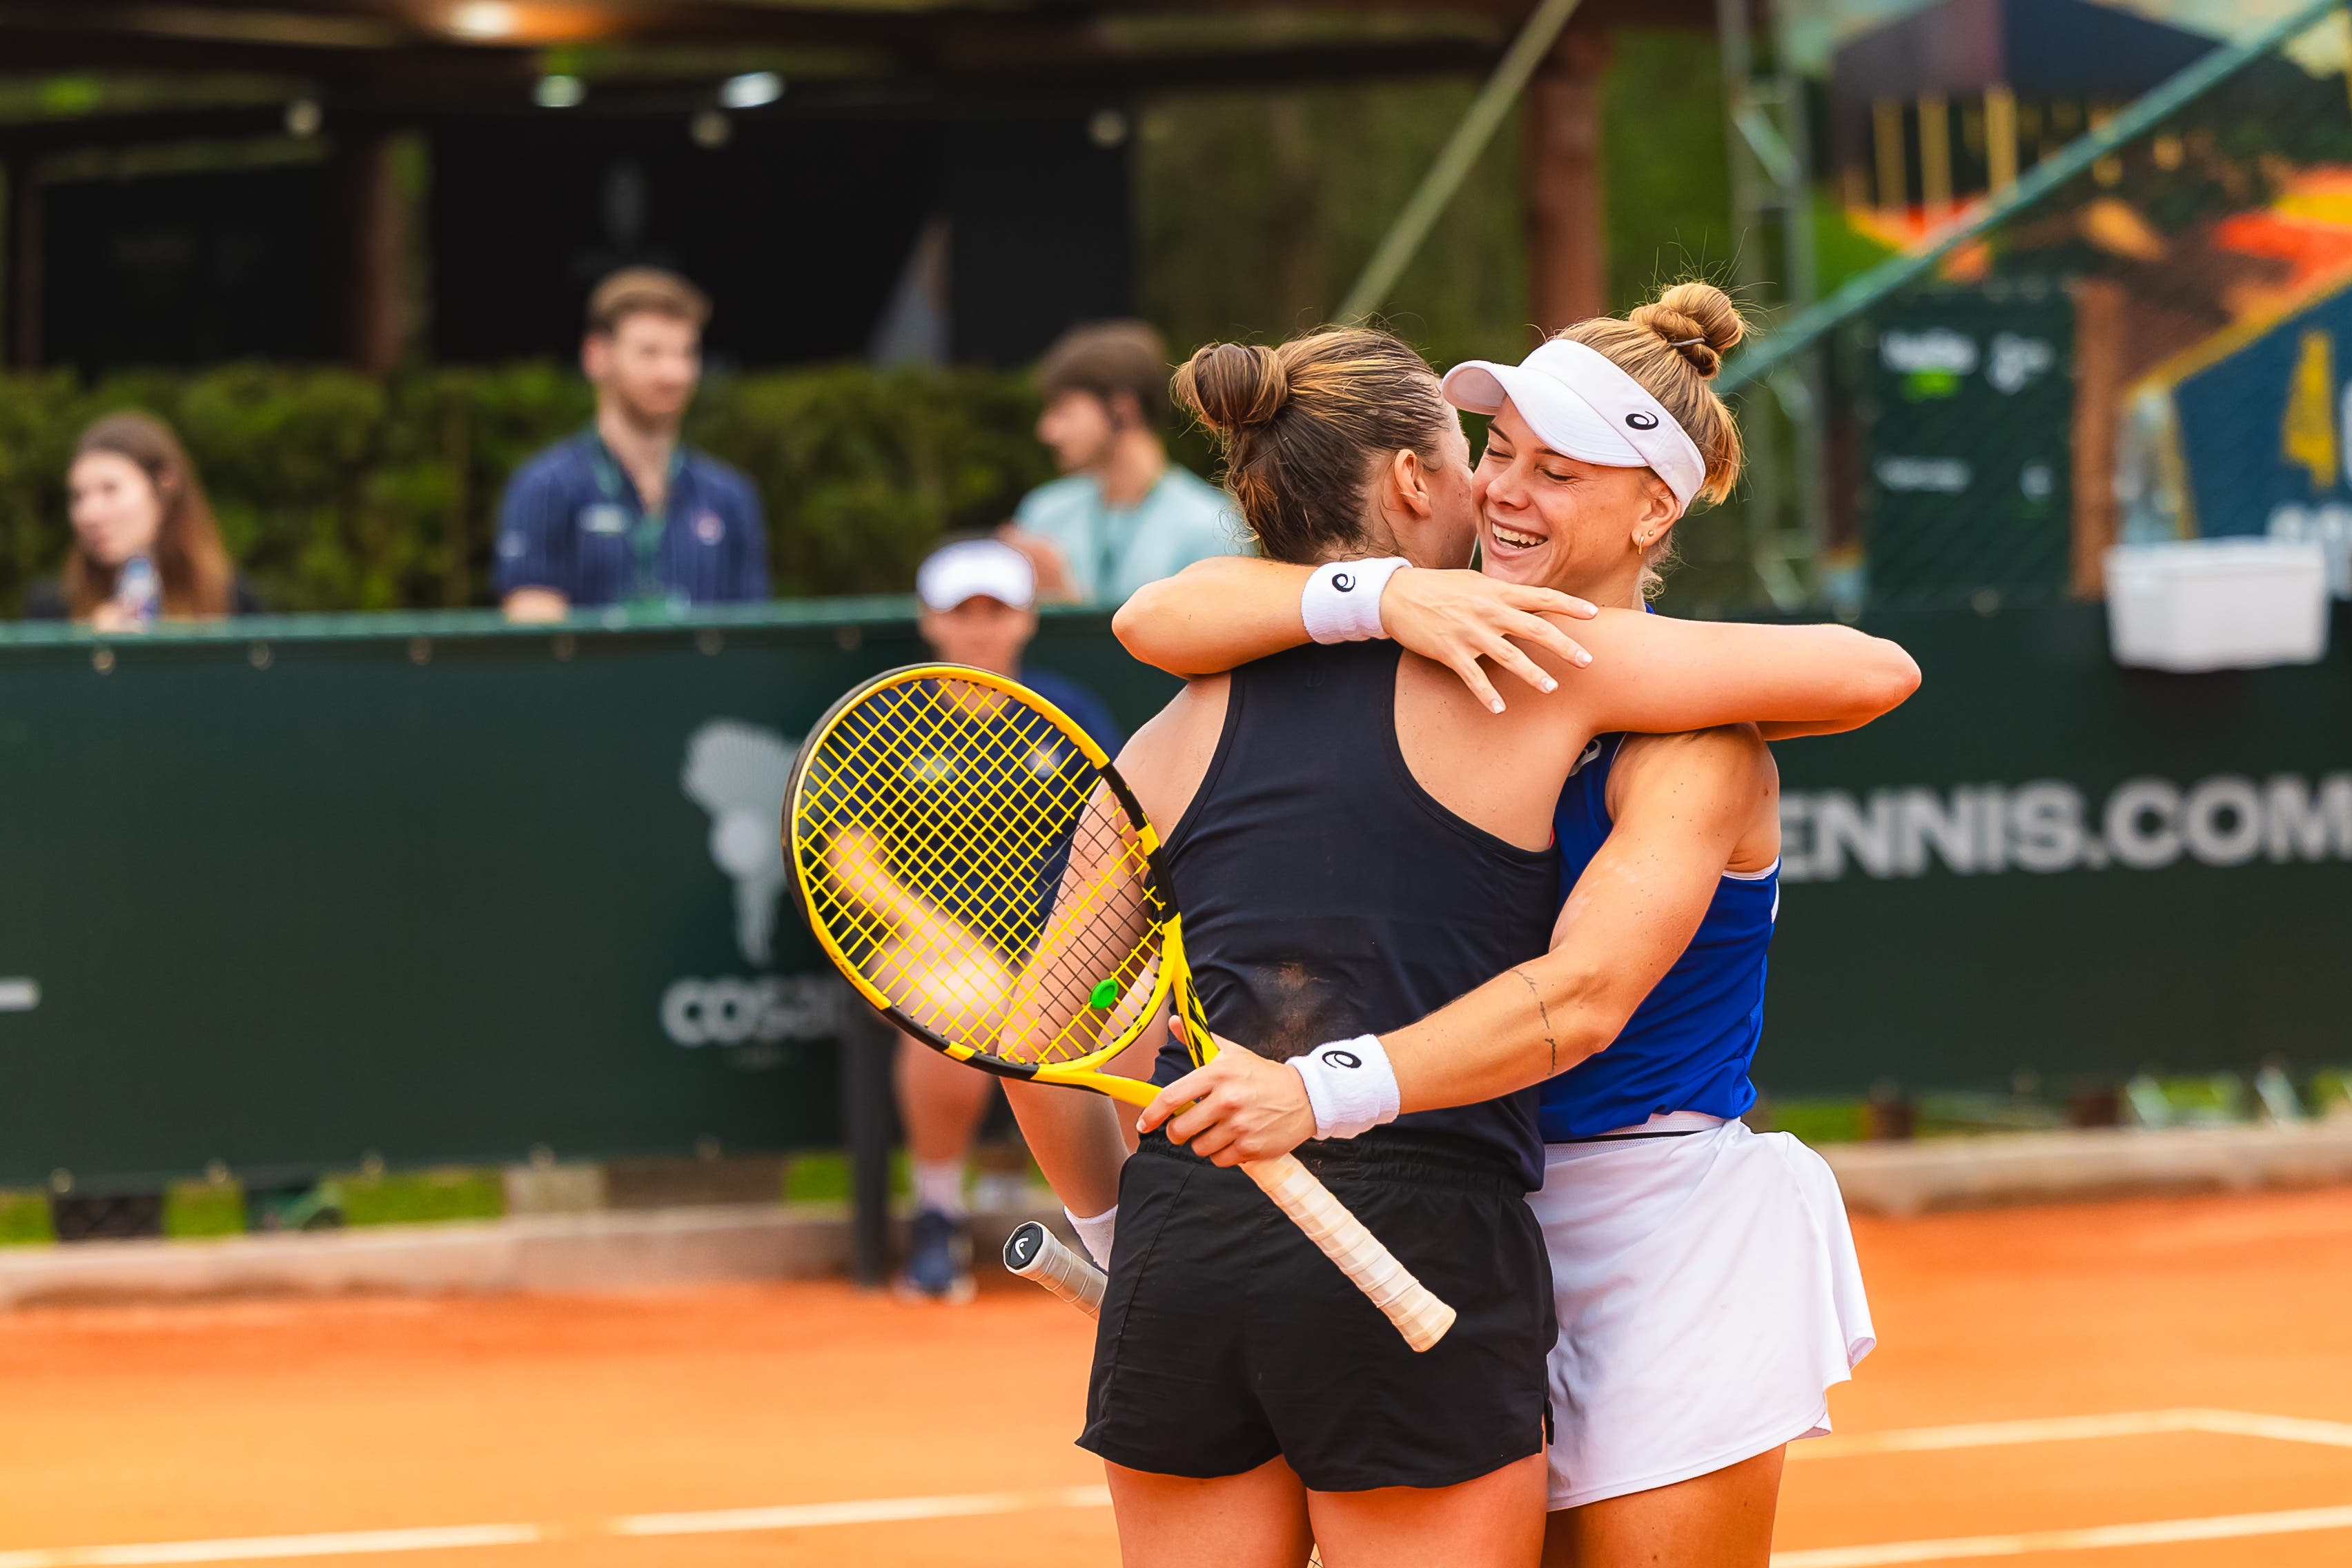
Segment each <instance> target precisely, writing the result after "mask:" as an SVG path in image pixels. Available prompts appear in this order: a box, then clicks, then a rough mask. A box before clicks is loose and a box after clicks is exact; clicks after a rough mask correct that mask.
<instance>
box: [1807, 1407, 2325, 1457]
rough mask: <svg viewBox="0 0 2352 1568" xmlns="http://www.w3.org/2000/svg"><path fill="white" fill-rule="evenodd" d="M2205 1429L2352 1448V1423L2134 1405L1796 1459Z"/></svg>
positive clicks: (1821, 1444)
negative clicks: (2136, 1407)
mask: <svg viewBox="0 0 2352 1568" xmlns="http://www.w3.org/2000/svg"><path fill="white" fill-rule="evenodd" d="M2165 1432H2204V1433H2210V1434H2211V1435H2213V1436H2224V1437H2272V1438H2276V1439H2278V1440H2279V1441H2281V1442H2287V1443H2316V1444H2319V1445H2321V1446H2323V1447H2331V1448H2352V1422H2345V1421H2307V1420H2305V1419H2303V1418H2301V1417H2299V1416H2294V1415H2254V1414H2252V1413H2250V1412H2247V1411H2242V1410H2200V1409H2195V1408H2187V1407H2184V1408H2181V1409H2178V1410H2131V1411H2122V1412H2118V1413H2117V1414H2116V1415H2057V1416H2051V1417H2047V1418H2045V1419H2042V1420H2033V1421H1983V1422H1977V1423H1974V1424H1971V1425H1969V1426H1912V1427H1898V1428H1896V1429H1895V1430H1893V1431H1889V1432H1857V1433H1854V1434H1853V1435H1852V1436H1832V1437H1816V1438H1813V1439H1811V1441H1809V1442H1803V1443H1795V1444H1791V1445H1790V1448H1789V1458H1791V1459H1843V1458H1853V1457H1855V1456H1857V1455H1861V1454H1918V1453H1928V1452H1932V1451H1934V1450H1937V1449H1940V1448H1995V1447H2005V1446H2008V1445H2011V1444H2016V1443H2062V1442H2069V1441H2076V1440H2080V1439H2084V1438H2090V1437H2147V1436H2155V1435H2157V1434H2159V1433H2165Z"/></svg>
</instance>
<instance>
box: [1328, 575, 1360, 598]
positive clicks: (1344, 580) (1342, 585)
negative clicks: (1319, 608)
mask: <svg viewBox="0 0 2352 1568" xmlns="http://www.w3.org/2000/svg"><path fill="white" fill-rule="evenodd" d="M1331 586H1333V587H1334V588H1337V589H1338V590H1339V592H1341V593H1342V594H1347V593H1352V592H1353V591H1354V590H1355V586H1356V580H1355V579H1354V578H1353V577H1350V576H1349V575H1348V574H1346V573H1345V572H1334V573H1332V574H1331Z"/></svg>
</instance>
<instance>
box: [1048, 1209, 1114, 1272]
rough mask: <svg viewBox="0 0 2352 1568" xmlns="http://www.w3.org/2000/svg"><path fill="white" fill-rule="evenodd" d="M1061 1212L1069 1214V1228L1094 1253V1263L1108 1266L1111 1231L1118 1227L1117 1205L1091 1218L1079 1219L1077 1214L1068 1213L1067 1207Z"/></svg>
mask: <svg viewBox="0 0 2352 1568" xmlns="http://www.w3.org/2000/svg"><path fill="white" fill-rule="evenodd" d="M1062 1212H1063V1213H1064V1214H1066V1215H1070V1228H1071V1229H1073V1230H1075V1231H1076V1232H1077V1233H1078V1239H1079V1240H1080V1241H1081V1242H1083V1243H1085V1244H1086V1248H1087V1251H1088V1252H1089V1253H1092V1254H1093V1255H1094V1260H1095V1263H1096V1265H1097V1267H1099V1268H1109V1267H1110V1237H1111V1232H1112V1231H1114V1230H1117V1229H1118V1205H1117V1204H1113V1205H1110V1207H1108V1208H1107V1209H1105V1210H1103V1212H1102V1213H1100V1214H1098V1215H1095V1216H1094V1217H1093V1218H1091V1219H1080V1218H1079V1217H1078V1216H1077V1215H1074V1214H1070V1211H1069V1210H1068V1209H1064V1210H1063V1211H1062Z"/></svg>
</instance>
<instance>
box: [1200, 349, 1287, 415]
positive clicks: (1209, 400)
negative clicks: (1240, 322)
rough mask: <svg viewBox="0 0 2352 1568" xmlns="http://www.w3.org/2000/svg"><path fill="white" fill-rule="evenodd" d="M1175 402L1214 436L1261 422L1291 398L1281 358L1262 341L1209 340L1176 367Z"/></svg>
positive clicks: (1275, 412)
mask: <svg viewBox="0 0 2352 1568" xmlns="http://www.w3.org/2000/svg"><path fill="white" fill-rule="evenodd" d="M1175 391H1176V401H1177V403H1178V404H1179V405H1181V406H1183V407H1186V408H1189V409H1191V410H1192V412H1194V413H1195V414H1197V415H1199V416H1201V423H1202V424H1203V425H1205V426H1208V427H1209V429H1210V430H1211V431H1212V432H1213V434H1216V435H1219V436H1227V437H1229V436H1231V435H1233V434H1234V432H1235V431H1237V430H1245V429H1247V428H1248V427H1249V426H1253V425H1263V424H1265V422H1266V421H1267V420H1269V419H1271V418H1273V417H1274V416H1276V414H1278V413H1280V412H1281V410H1282V405H1284V404H1285V403H1287V402H1288V401H1289V400H1290V374H1289V372H1288V371H1287V370H1286V369H1285V368H1284V366H1283V363H1282V356H1281V355H1280V354H1278V353H1276V352H1275V351H1274V350H1273V349H1270V348H1267V347H1266V346H1265V345H1264V344H1263V343H1210V344H1208V345H1206V346H1205V347H1202V348H1200V349H1197V350H1195V351H1194V352H1193V354H1192V358H1191V359H1189V360H1187V361H1185V362H1184V363H1183V364H1181V365H1180V366H1178V367H1177V371H1176V383H1175Z"/></svg>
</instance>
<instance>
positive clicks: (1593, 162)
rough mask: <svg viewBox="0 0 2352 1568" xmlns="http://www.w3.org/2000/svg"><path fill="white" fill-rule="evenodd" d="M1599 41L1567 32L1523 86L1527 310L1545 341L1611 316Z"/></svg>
mask: <svg viewBox="0 0 2352 1568" xmlns="http://www.w3.org/2000/svg"><path fill="white" fill-rule="evenodd" d="M1608 64H1609V45H1608V40H1607V39H1606V38H1604V37H1591V36H1588V35H1585V34H1580V33H1569V34H1565V35H1563V36H1562V37H1561V38H1560V40H1559V43H1557V44H1555V45H1554V46H1553V47H1552V51H1551V54H1550V55H1549V58H1546V59H1545V61H1544V63H1543V65H1542V66H1541V67H1540V68H1538V70H1537V72H1536V75H1535V79H1533V80H1532V81H1530V82H1528V91H1527V100H1526V103H1527V108H1526V114H1527V170H1526V174H1525V176H1524V178H1525V180H1526V182H1527V222H1528V313H1529V314H1530V315H1532V316H1533V317H1534V318H1535V321H1536V324H1537V325H1538V327H1539V328H1541V329H1542V331H1544V332H1546V333H1547V334H1549V333H1551V332H1556V331H1559V329H1560V328H1562V327H1565V326H1568V325H1569V324H1570V323H1571V322H1574V321H1583V320H1584V319H1585V318H1586V317H1588V316H1599V315H1603V314H1605V313H1607V311H1608V310H1609V226H1608V214H1607V211H1606V208H1605V206H1604V205H1603V202H1602V194H1603V193H1602V190H1601V76H1602V74H1603V72H1604V71H1605V70H1606V69H1607V68H1608Z"/></svg>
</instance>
